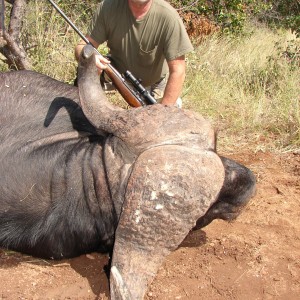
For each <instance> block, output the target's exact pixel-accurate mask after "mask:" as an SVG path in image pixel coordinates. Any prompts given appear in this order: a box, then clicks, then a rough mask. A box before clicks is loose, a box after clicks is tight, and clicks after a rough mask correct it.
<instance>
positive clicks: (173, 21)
mask: <svg viewBox="0 0 300 300" xmlns="http://www.w3.org/2000/svg"><path fill="white" fill-rule="evenodd" d="M88 35H89V36H91V37H92V38H93V39H94V40H95V41H96V42H98V43H100V44H102V43H104V42H107V46H108V48H109V49H110V54H111V56H112V59H113V62H114V65H115V67H116V68H117V69H118V71H119V72H121V73H124V72H125V71H126V70H129V71H130V72H131V73H132V74H133V75H134V76H135V77H136V78H138V79H142V84H143V85H144V86H150V85H152V84H154V83H156V82H158V81H159V80H160V79H161V78H163V77H164V76H165V75H166V74H167V73H168V66H167V61H170V60H174V59H176V58H178V57H179V56H182V55H185V54H187V53H188V52H190V51H192V50H193V46H192V44H191V42H190V39H189V37H188V35H187V33H186V30H185V28H184V25H183V22H182V20H181V19H180V17H179V15H178V13H177V11H176V10H175V9H174V8H173V7H171V5H169V4H168V3H167V2H166V1H164V0H153V3H152V5H151V8H150V10H149V11H148V12H147V14H146V15H145V16H144V17H143V18H142V19H140V20H136V19H135V17H134V16H133V14H132V12H131V10H130V8H129V6H128V1H127V0H103V1H101V3H100V4H99V7H98V9H97V11H96V13H95V16H94V18H93V20H92V22H91V25H90V28H89V31H88Z"/></svg>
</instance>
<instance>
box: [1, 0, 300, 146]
mask: <svg viewBox="0 0 300 300" xmlns="http://www.w3.org/2000/svg"><path fill="white" fill-rule="evenodd" d="M98 2H99V1H95V0H90V1H81V2H71V1H57V3H58V4H59V5H60V7H61V8H62V9H63V10H64V11H65V13H66V14H67V15H68V16H69V17H70V18H71V19H72V21H73V22H74V23H75V24H76V25H77V26H78V27H79V28H80V30H81V31H82V32H83V33H84V32H85V30H86V27H87V25H88V22H89V20H90V18H91V16H92V13H93V11H94V8H95V6H96V4H97V3H98ZM169 2H171V4H172V5H173V6H174V7H176V8H177V9H178V10H179V13H180V14H181V16H182V17H183V19H184V22H185V25H186V26H187V28H189V33H190V35H191V38H192V39H193V42H194V44H195V50H194V52H193V53H190V54H189V55H188V56H187V78H186V82H185V87H184V91H183V95H182V96H183V97H182V98H183V102H184V106H185V107H186V108H189V109H192V110H194V111H197V112H199V113H201V114H203V115H204V116H206V117H209V118H210V119H211V120H212V122H213V123H214V124H215V125H216V127H217V128H218V129H219V135H221V136H222V137H223V138H222V139H221V140H222V141H223V146H224V147H231V146H232V145H235V146H237V143H241V144H243V145H245V144H247V145H256V144H257V143H256V142H257V141H263V142H264V144H265V146H264V147H265V148H273V149H277V150H284V151H290V150H291V151H297V150H298V151H299V146H300V108H299V101H300V84H299V78H300V71H299V70H300V68H299V64H300V42H299V28H300V26H299V18H300V17H299V11H300V4H299V1H297V0H290V1H283V0H282V1H281V0H279V1H278V0H277V1H275V0H274V1H263V0H248V1H242V0H223V1H220V0H218V1H205V0H199V1H190V0H187V1H182V0H172V1H169ZM199 20H200V21H199ZM208 33H209V35H207V36H205V37H204V36H203V35H204V34H208ZM78 40H79V38H78V36H77V34H76V33H75V32H74V31H73V30H72V29H71V28H70V26H69V25H68V24H66V23H65V21H64V20H63V19H62V18H61V17H60V16H59V15H58V14H57V13H56V11H54V10H53V9H52V7H51V6H50V5H49V4H48V3H47V1H28V7H27V9H26V15H25V17H24V19H23V30H22V34H21V42H22V44H23V46H24V48H25V49H26V53H27V55H28V57H29V59H30V62H31V65H32V69H34V70H36V71H38V72H41V73H44V74H47V75H49V76H51V77H54V78H56V79H59V80H61V81H64V82H67V83H70V84H72V82H73V80H74V78H75V73H76V66H77V63H76V61H75V59H74V53H73V50H74V46H75V44H76V43H77V41H78ZM101 50H102V52H105V51H106V49H105V47H103V48H102V49H101ZM7 68H8V67H7V64H5V62H4V57H3V56H1V54H0V71H5V70H7ZM112 101H114V100H112ZM252 141H253V142H254V143H252ZM259 147H260V149H261V147H262V146H259Z"/></svg>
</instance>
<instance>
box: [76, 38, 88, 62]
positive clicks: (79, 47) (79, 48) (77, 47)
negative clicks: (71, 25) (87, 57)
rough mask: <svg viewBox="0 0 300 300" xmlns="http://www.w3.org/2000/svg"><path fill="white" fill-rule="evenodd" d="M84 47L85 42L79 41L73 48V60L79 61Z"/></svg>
mask: <svg viewBox="0 0 300 300" xmlns="http://www.w3.org/2000/svg"><path fill="white" fill-rule="evenodd" d="M85 45H86V42H85V41H83V40H81V41H80V42H79V43H78V44H77V46H76V47H75V58H76V60H77V61H79V57H80V53H81V51H82V49H83V47H84V46H85Z"/></svg>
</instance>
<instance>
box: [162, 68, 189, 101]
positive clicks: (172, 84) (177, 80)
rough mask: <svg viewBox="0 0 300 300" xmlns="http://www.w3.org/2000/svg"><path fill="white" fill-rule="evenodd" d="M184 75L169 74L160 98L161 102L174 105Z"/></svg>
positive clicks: (178, 95) (179, 92) (180, 89)
mask: <svg viewBox="0 0 300 300" xmlns="http://www.w3.org/2000/svg"><path fill="white" fill-rule="evenodd" d="M184 78H185V76H184V75H183V76H177V75H176V74H170V76H169V79H168V82H167V85H166V88H165V91H164V96H163V99H162V102H161V103H162V104H165V105H174V104H175V103H176V100H177V99H178V98H179V97H180V94H181V91H182V86H183V82H184Z"/></svg>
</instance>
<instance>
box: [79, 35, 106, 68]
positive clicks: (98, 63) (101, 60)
mask: <svg viewBox="0 0 300 300" xmlns="http://www.w3.org/2000/svg"><path fill="white" fill-rule="evenodd" d="M86 38H87V39H88V40H89V41H90V43H91V44H92V45H93V46H94V48H95V49H97V48H98V47H99V45H100V44H99V43H98V42H96V41H95V40H94V39H92V38H91V37H90V36H88V35H87V36H86ZM85 45H86V42H85V41H84V40H81V41H80V42H79V43H78V44H77V46H76V47H75V58H76V60H77V61H79V57H80V53H81V51H82V49H83V47H84V46H85ZM96 59H97V60H96V66H97V68H98V69H99V73H101V72H102V70H104V69H106V64H109V63H110V61H109V60H108V59H106V58H105V57H103V56H99V55H96Z"/></svg>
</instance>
